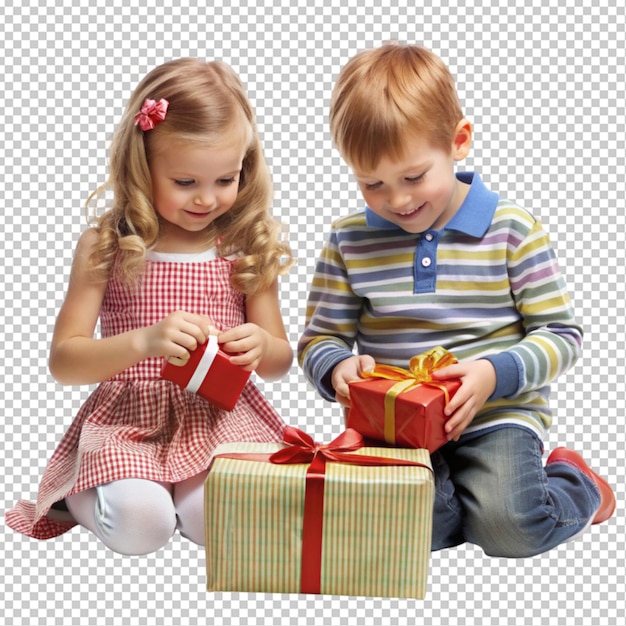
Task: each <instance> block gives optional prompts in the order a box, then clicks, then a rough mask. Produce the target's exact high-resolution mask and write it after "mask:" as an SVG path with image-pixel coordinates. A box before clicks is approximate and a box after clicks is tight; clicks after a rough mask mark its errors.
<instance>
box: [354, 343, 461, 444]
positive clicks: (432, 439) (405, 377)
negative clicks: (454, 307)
mask: <svg viewBox="0 0 626 626" xmlns="http://www.w3.org/2000/svg"><path fill="white" fill-rule="evenodd" d="M414 359H417V360H418V362H419V365H418V366H416V364H415V363H414V361H413V359H412V360H411V368H410V370H403V369H401V368H395V367H389V366H384V365H383V366H381V365H377V366H376V367H375V369H374V371H373V372H371V373H368V374H367V377H368V379H367V380H362V381H356V382H353V383H350V385H349V388H350V403H351V405H350V409H349V410H348V412H347V416H346V427H348V428H353V429H354V430H356V431H357V432H359V433H360V434H361V435H362V436H363V437H365V438H367V439H372V440H375V441H383V442H385V443H387V444H389V445H393V446H401V447H405V448H427V449H428V451H429V452H430V453H431V454H432V453H433V452H434V451H435V450H437V449H438V448H440V447H441V446H442V445H444V444H445V443H447V442H448V437H447V433H446V431H445V429H444V425H445V422H446V420H447V419H448V418H447V417H446V416H445V415H444V412H443V411H444V408H445V406H446V404H447V403H448V402H449V400H450V398H452V396H453V395H454V394H455V393H456V391H457V390H458V388H459V387H460V386H461V381H459V380H456V379H454V380H446V381H433V380H432V378H431V376H430V374H431V373H432V371H433V370H435V369H441V368H442V367H446V366H447V365H451V364H452V363H456V362H457V361H456V359H455V358H454V356H453V355H452V354H451V353H449V352H447V351H445V350H444V349H443V348H436V349H434V350H431V351H429V352H427V353H424V354H422V355H418V356H417V357H414Z"/></svg>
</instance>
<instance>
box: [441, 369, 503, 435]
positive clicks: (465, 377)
mask: <svg viewBox="0 0 626 626" xmlns="http://www.w3.org/2000/svg"><path fill="white" fill-rule="evenodd" d="M449 378H459V379H460V380H461V382H462V383H463V384H462V385H461V387H460V388H459V390H458V391H457V392H456V393H455V394H454V396H453V397H452V399H451V400H450V402H448V404H447V405H446V408H445V411H444V413H445V415H446V416H448V417H449V418H450V419H448V420H447V421H446V424H445V430H446V433H448V439H449V440H450V441H458V439H459V437H460V436H461V434H462V433H463V431H464V430H465V429H466V428H467V427H468V426H469V425H470V424H471V422H472V420H473V419H474V416H475V415H476V413H477V412H478V411H479V410H480V409H481V408H482V407H483V405H484V404H485V402H486V401H487V399H488V398H489V396H491V394H492V393H493V392H494V390H495V388H496V371H495V369H494V368H493V365H491V363H490V362H489V361H487V360H485V359H478V360H476V361H468V362H465V363H458V364H456V365H450V366H448V367H444V368H443V369H441V370H436V371H435V372H433V379H434V380H447V379H449Z"/></svg>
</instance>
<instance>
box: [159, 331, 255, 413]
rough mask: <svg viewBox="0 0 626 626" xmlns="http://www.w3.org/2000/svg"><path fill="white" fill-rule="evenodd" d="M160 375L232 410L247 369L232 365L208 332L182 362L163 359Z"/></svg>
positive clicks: (247, 375) (217, 404) (239, 393)
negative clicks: (183, 363)
mask: <svg viewBox="0 0 626 626" xmlns="http://www.w3.org/2000/svg"><path fill="white" fill-rule="evenodd" d="M161 377H162V378H165V379H167V380H171V381H173V382H175V383H176V384H177V385H180V386H181V387H182V388H183V389H186V390H187V391H192V392H195V393H197V394H198V395H200V396H202V397H203V398H205V399H206V400H208V401H209V402H211V404H214V405H215V406H217V407H219V408H221V409H225V410H226V411H232V410H233V409H234V408H235V404H237V400H238V399H239V396H240V395H241V392H242V390H243V388H244V386H245V384H246V382H248V378H250V372H248V371H246V370H244V369H243V368H241V367H239V366H238V365H233V364H232V363H231V362H230V360H229V358H228V355H227V354H226V353H225V352H222V351H221V350H220V349H219V348H218V347H217V337H215V335H209V337H208V339H207V340H206V341H205V342H204V344H202V345H200V346H198V347H197V348H196V349H195V350H193V351H192V352H191V353H190V356H189V360H188V361H187V363H185V365H182V366H179V365H173V364H172V363H168V362H167V361H166V362H165V364H164V365H163V369H162V370H161Z"/></svg>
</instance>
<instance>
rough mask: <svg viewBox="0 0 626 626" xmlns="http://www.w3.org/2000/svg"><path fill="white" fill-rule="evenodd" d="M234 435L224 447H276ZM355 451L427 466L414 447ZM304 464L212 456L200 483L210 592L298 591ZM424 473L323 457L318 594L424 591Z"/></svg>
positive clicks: (427, 500) (428, 517) (427, 491)
mask: <svg viewBox="0 0 626 626" xmlns="http://www.w3.org/2000/svg"><path fill="white" fill-rule="evenodd" d="M280 447H282V446H281V445H280V444H262V443H237V444H225V445H222V446H219V447H218V449H217V450H216V455H217V454H223V453H229V452H238V453H239V452H244V453H246V452H252V453H265V452H270V453H271V452H275V451H276V450H278V449H279V448H280ZM357 454H364V455H365V454H367V455H371V456H383V457H392V458H401V459H408V460H411V461H416V462H419V463H423V464H424V465H427V466H428V467H430V456H429V454H428V451H427V450H423V449H417V450H415V449H411V450H409V449H400V448H362V449H361V450H359V451H358V452H357ZM308 467H309V465H308V464H296V465H275V464H272V463H269V462H267V463H264V462H259V461H249V460H235V459H227V458H215V459H214V462H213V465H212V466H211V470H210V472H209V474H208V477H207V480H206V485H205V491H206V496H205V497H206V553H207V558H206V563H207V587H208V589H209V591H258V592H275V593H300V571H301V557H302V525H303V509H304V493H305V481H306V472H307V469H308ZM433 498H434V483H433V477H432V472H431V471H430V470H429V469H427V468H424V467H415V466H413V467H412V466H385V467H361V466H358V465H348V464H343V463H334V462H328V463H327V464H326V473H325V481H324V524H323V548H322V574H321V587H320V589H321V593H323V594H332V595H348V596H375V597H407V598H423V597H424V595H425V592H426V583H427V579H428V570H429V564H430V547H431V533H432V506H433Z"/></svg>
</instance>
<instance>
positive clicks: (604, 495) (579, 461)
mask: <svg viewBox="0 0 626 626" xmlns="http://www.w3.org/2000/svg"><path fill="white" fill-rule="evenodd" d="M551 463H567V464H568V465H571V466H572V467H575V468H576V469H577V470H579V471H581V472H582V473H583V474H585V476H587V477H589V478H591V480H593V482H594V483H595V485H596V487H597V488H598V491H599V492H600V507H599V508H598V510H597V511H596V514H595V516H594V518H593V520H592V522H591V523H592V524H601V523H602V522H606V520H608V519H609V518H610V517H611V516H612V515H613V513H614V512H615V495H614V494H613V490H612V489H611V486H610V485H609V483H607V482H606V480H604V478H602V477H600V476H598V474H596V473H595V472H594V471H593V470H592V469H591V468H590V467H589V466H588V465H587V464H586V463H585V461H584V460H583V458H582V456H580V454H578V452H574V450H570V449H569V448H555V449H554V450H553V451H552V454H550V456H549V457H548V460H547V461H546V465H550V464H551Z"/></svg>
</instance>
